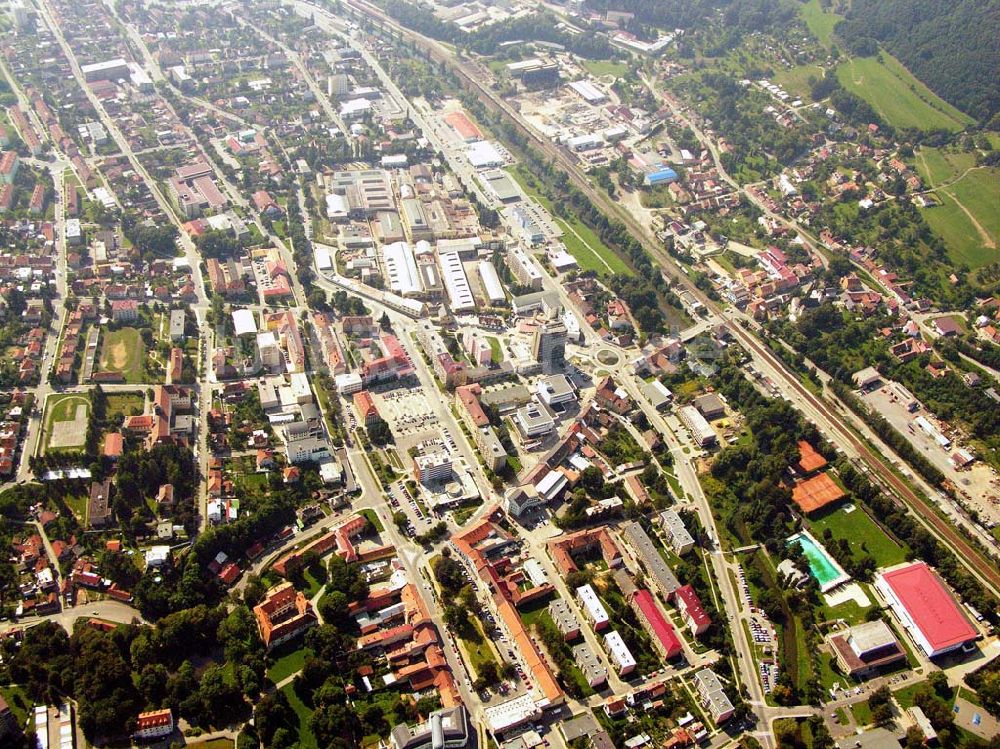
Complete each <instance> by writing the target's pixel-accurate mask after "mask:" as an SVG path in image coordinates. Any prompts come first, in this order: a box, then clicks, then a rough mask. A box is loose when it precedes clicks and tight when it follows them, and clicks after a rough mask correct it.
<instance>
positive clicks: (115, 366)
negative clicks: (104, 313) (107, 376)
mask: <svg viewBox="0 0 1000 749" xmlns="http://www.w3.org/2000/svg"><path fill="white" fill-rule="evenodd" d="M102 338H103V342H102V344H101V356H100V359H99V360H98V369H99V371H102V372H121V373H122V375H123V376H124V377H125V382H128V383H140V382H142V381H143V364H144V362H145V356H146V347H145V346H144V345H143V343H142V337H141V336H140V335H139V331H138V330H136V329H135V328H119V329H118V330H109V331H105V332H104V335H103V336H102Z"/></svg>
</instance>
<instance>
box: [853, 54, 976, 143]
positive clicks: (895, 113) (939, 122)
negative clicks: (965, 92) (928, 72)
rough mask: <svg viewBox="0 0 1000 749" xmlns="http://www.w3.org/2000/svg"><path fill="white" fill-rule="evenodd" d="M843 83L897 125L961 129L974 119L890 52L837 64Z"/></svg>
mask: <svg viewBox="0 0 1000 749" xmlns="http://www.w3.org/2000/svg"><path fill="white" fill-rule="evenodd" d="M837 78H838V79H839V80H840V83H841V85H842V86H843V87H844V88H845V89H847V90H848V91H851V92H852V93H854V94H857V95H858V96H860V97H861V98H862V99H864V100H865V101H867V102H868V103H869V104H870V105H871V106H872V108H873V109H874V110H875V111H876V112H878V113H879V115H881V116H882V117H883V118H884V119H885V120H886V121H887V122H888V123H889V124H891V125H893V126H894V127H898V128H918V129H920V130H935V129H938V128H941V129H944V130H950V131H952V132H958V131H959V130H963V129H964V128H965V127H966V126H968V125H971V124H973V122H974V120H973V119H972V118H971V117H969V116H968V115H967V114H964V113H962V112H960V111H959V110H957V109H956V108H955V107H953V106H951V105H950V104H948V103H947V102H945V101H944V100H943V99H941V98H940V97H939V96H937V94H935V93H934V92H933V91H931V90H930V89H929V88H927V86H925V85H924V84H923V83H921V82H920V81H919V80H917V78H915V77H914V75H913V74H912V73H911V72H910V71H909V70H907V69H906V68H905V67H904V66H903V64H902V63H900V62H899V61H898V60H897V59H896V58H894V57H893V56H892V55H890V54H889V53H888V52H885V51H883V52H881V53H880V55H879V56H878V57H861V58H854V59H851V60H848V61H846V62H843V63H841V64H840V65H838V66H837Z"/></svg>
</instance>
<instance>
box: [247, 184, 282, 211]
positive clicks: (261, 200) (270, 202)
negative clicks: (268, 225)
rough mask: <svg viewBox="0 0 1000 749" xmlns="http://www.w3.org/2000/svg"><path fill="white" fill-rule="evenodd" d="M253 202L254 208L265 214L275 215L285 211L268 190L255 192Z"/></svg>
mask: <svg viewBox="0 0 1000 749" xmlns="http://www.w3.org/2000/svg"><path fill="white" fill-rule="evenodd" d="M253 204H254V208H256V209H257V210H258V211H260V212H261V213H263V214H264V215H265V216H270V217H272V218H273V217H275V216H280V215H282V214H283V213H284V211H283V210H282V209H281V206H280V205H278V204H277V202H275V200H274V198H272V197H271V196H270V195H269V194H268V192H267V190H258V191H257V192H255V193H254V194H253Z"/></svg>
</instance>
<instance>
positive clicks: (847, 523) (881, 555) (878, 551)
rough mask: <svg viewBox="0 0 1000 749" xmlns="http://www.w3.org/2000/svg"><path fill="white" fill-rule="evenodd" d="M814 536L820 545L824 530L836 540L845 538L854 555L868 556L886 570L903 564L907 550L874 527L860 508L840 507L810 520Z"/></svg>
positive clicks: (857, 506) (873, 522)
mask: <svg viewBox="0 0 1000 749" xmlns="http://www.w3.org/2000/svg"><path fill="white" fill-rule="evenodd" d="M809 528H810V530H811V531H812V533H813V535H814V536H816V538H817V539H818V540H819V541H820V542H821V543H822V542H823V531H824V530H826V529H827V528H829V529H830V532H831V533H832V534H833V537H834V538H835V539H838V540H839V539H841V538H846V539H847V540H848V542H849V543H850V545H851V551H852V552H854V553H855V554H859V555H860V554H864V553H865V552H866V551H867V553H869V554H871V555H872V556H873V557H874V558H875V562H876V563H877V564H878V566H879V567H889V566H891V565H894V564H899V563H900V562H905V561H906V549H904V548H903V547H901V546H900V545H899V544H897V543H896V542H895V541H893V540H892V539H891V538H889V537H888V536H887V535H886V534H885V532H884V531H883V530H882V529H881V528H879V527H878V525H876V524H875V521H874V520H872V519H871V517H869V516H868V513H867V512H865V511H864V509H863V508H862V507H860V506H859V505H855V509H854V510H853V511H852V512H846V508H843V507H841V508H839V509H836V510H834V511H833V512H830V513H827V514H826V515H823V516H822V517H819V518H817V519H815V520H810V521H809Z"/></svg>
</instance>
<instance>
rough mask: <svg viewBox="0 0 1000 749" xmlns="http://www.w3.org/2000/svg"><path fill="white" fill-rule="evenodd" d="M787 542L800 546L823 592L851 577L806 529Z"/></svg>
mask: <svg viewBox="0 0 1000 749" xmlns="http://www.w3.org/2000/svg"><path fill="white" fill-rule="evenodd" d="M788 543H789V544H793V543H798V544H799V546H801V547H802V553H803V554H805V555H806V560H807V561H808V562H809V571H810V572H811V573H812V576H813V577H814V578H816V582H818V583H819V589H820V591H822V592H823V593H826V592H827V591H828V590H832V589H833V588H836V587H837V586H838V585H840V584H841V583H843V582H847V581H848V580H850V579H851V576H850V575H848V574H847V573H846V572H844V570H843V569H842V568H841V567H840V565H839V564H837V562H836V560H835V559H834V558H833V557H831V556H830V554H829V553H828V552H827V550H826V549H824V548H823V545H822V544H821V543H820V542H819V541H817V540H816V539H815V538H813V537H812V535H810V534H809V532H808V531H802V532H801V533H796V534H795V535H794V536H791V537H790V538H789V539H788Z"/></svg>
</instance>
